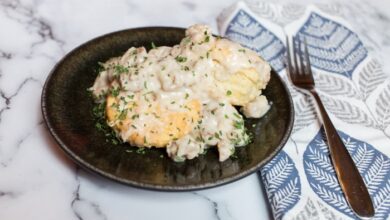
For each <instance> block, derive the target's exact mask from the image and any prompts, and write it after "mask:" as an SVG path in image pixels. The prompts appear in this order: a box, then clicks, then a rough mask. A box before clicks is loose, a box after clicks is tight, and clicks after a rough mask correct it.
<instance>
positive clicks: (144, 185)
mask: <svg viewBox="0 0 390 220" xmlns="http://www.w3.org/2000/svg"><path fill="white" fill-rule="evenodd" d="M148 29H161V30H162V31H163V30H164V29H171V30H177V31H184V30H185V29H184V28H180V27H165V26H151V27H138V28H130V29H124V30H119V31H115V32H111V33H108V34H104V35H101V36H98V37H96V38H93V39H91V40H89V41H87V42H85V43H82V44H81V45H79V46H77V47H76V48H74V49H73V50H71V51H70V52H68V53H67V54H66V55H65V56H64V57H63V58H62V59H61V60H60V61H58V63H57V64H56V65H55V66H54V67H53V69H52V70H51V71H50V73H49V74H48V76H47V78H46V82H45V84H44V86H43V89H42V95H41V110H42V115H43V119H44V121H45V124H46V127H47V128H48V130H49V133H50V134H51V136H52V137H53V138H54V140H55V141H56V142H57V144H58V145H59V146H60V148H61V149H62V150H63V151H64V152H65V153H66V154H67V155H68V156H69V157H70V158H71V159H72V160H73V161H74V162H75V163H76V164H78V165H79V166H80V167H82V168H84V169H85V170H87V171H89V172H91V173H93V174H98V175H100V176H102V177H105V178H108V179H110V180H113V181H115V182H119V183H121V184H124V185H127V186H132V187H136V188H140V189H147V190H155V191H169V192H183V191H194V190H203V189H209V188H213V187H216V186H222V185H225V184H228V183H232V182H234V181H237V180H240V179H242V178H244V177H246V176H248V175H250V174H252V173H254V172H256V171H258V170H259V169H260V168H261V167H263V166H264V165H265V164H266V163H268V162H269V161H270V160H271V159H272V158H273V157H275V156H276V155H277V154H278V153H279V152H280V150H281V149H282V148H283V147H284V145H285V144H286V143H287V141H288V139H289V137H290V135H291V131H292V128H293V125H294V120H295V119H294V115H295V114H294V104H293V101H292V97H291V94H290V91H289V90H288V88H287V86H286V84H285V82H284V81H283V80H282V78H281V77H280V76H279V74H278V73H277V72H276V71H274V70H272V71H271V74H272V72H273V73H275V74H273V75H272V76H271V77H276V78H277V80H278V81H280V83H281V84H282V86H283V89H284V90H285V92H286V94H287V96H288V97H287V100H288V104H289V105H290V109H291V110H290V111H289V114H290V115H289V119H290V121H289V122H288V123H287V126H286V132H285V133H284V135H283V138H282V139H281V141H280V143H279V145H278V146H277V148H275V150H274V151H273V152H272V153H270V155H269V156H268V157H266V158H265V159H264V160H262V161H261V162H259V163H258V164H257V165H256V166H253V167H252V168H250V169H248V170H246V171H243V172H240V173H238V174H236V175H233V176H230V177H225V178H222V179H219V180H217V181H214V182H212V183H204V184H190V185H185V186H181V185H176V186H167V185H159V184H150V183H142V182H138V181H132V180H128V179H125V178H119V177H117V176H115V175H113V174H111V173H108V172H104V171H102V170H100V169H97V168H96V167H95V166H93V165H91V164H89V163H88V162H87V161H85V160H83V159H82V158H80V157H79V156H78V155H77V154H75V153H74V152H73V151H72V150H70V149H69V148H68V147H67V145H66V144H65V143H64V142H63V141H62V140H61V137H60V136H59V135H58V133H57V132H56V130H55V129H54V128H53V125H52V122H51V119H50V117H49V116H48V109H47V104H46V102H47V97H48V93H47V87H48V85H49V84H50V82H51V80H52V78H53V76H54V74H55V73H56V70H57V67H58V66H60V65H61V64H62V63H63V62H65V60H67V59H68V57H71V56H72V55H73V54H75V53H76V52H77V51H79V50H82V49H83V48H84V47H87V46H88V45H89V44H93V43H95V42H97V41H99V40H102V39H103V38H109V37H112V36H114V35H117V34H121V33H124V32H129V31H133V30H144V31H147V30H148Z"/></svg>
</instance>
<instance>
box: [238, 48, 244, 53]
mask: <svg viewBox="0 0 390 220" xmlns="http://www.w3.org/2000/svg"><path fill="white" fill-rule="evenodd" d="M238 52H241V53H245V52H246V51H245V49H238Z"/></svg>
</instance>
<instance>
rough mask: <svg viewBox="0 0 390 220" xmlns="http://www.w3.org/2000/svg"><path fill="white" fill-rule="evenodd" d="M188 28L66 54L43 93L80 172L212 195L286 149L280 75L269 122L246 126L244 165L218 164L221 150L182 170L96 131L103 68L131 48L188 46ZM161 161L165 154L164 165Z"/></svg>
mask: <svg viewBox="0 0 390 220" xmlns="http://www.w3.org/2000/svg"><path fill="white" fill-rule="evenodd" d="M183 36H184V29H181V28H168V27H148V28H137V29H129V30H124V31H119V32H115V33H111V34H107V35H104V36H101V37H98V38H96V39H93V40H91V41H89V42H87V43H85V44H83V45H81V46H79V47H78V48H76V49H74V50H73V51H72V52H70V53H69V54H68V55H66V56H65V57H64V58H63V59H62V60H61V61H60V62H59V63H58V64H57V65H56V66H55V67H54V69H53V70H52V72H51V73H50V75H49V77H48V79H47V81H46V84H45V86H44V88H43V93H42V112H43V117H44V119H45V121H46V124H47V126H48V129H49V131H50V133H51V134H52V135H53V137H54V139H55V140H56V141H57V142H58V144H59V146H60V147H61V148H62V149H63V150H64V151H65V152H66V153H67V154H68V155H69V156H70V157H71V158H72V159H73V160H75V161H76V162H77V163H78V164H79V165H80V166H82V167H84V168H86V169H87V170H89V171H93V172H95V173H98V174H100V175H102V176H105V177H108V178H109V179H112V180H115V181H118V182H121V183H124V184H128V185H131V186H136V187H141V188H147V189H155V190H166V191H186V190H195V189H205V188H210V187H214V186H218V185H222V184H225V183H229V182H232V181H234V180H238V179H240V178H242V177H245V176H247V175H249V174H251V173H253V172H255V171H257V170H258V169H259V168H260V167H262V166H263V165H264V164H265V163H267V162H268V161H269V160H271V159H272V157H274V156H275V155H276V154H277V153H278V151H279V150H280V149H281V148H282V147H283V146H284V144H285V143H286V141H287V139H288V137H289V135H290V132H291V128H292V125H293V116H294V111H293V105H292V101H291V96H290V94H289V92H288V90H287V89H286V86H285V85H284V84H283V82H282V80H281V78H280V77H279V76H278V74H277V73H276V72H275V71H272V74H271V81H270V83H269V85H268V86H267V89H266V90H265V92H264V93H265V95H266V96H267V97H268V99H269V100H270V101H271V102H272V107H271V110H270V111H269V112H268V113H267V115H266V116H265V117H263V118H261V119H257V120H253V119H246V120H245V126H246V127H247V128H248V129H249V131H250V132H252V133H253V134H254V139H253V142H252V143H251V144H249V145H248V146H245V147H242V148H238V149H237V151H236V155H237V157H236V159H228V160H226V161H224V162H223V163H220V162H219V161H218V154H217V152H216V151H215V150H209V151H208V153H207V154H205V155H202V156H200V157H199V158H196V159H194V160H188V161H185V162H182V163H175V162H173V161H172V160H171V159H169V158H168V157H167V156H166V153H165V151H164V150H158V149H152V150H148V151H147V153H146V154H137V153H136V152H135V150H133V152H131V153H129V149H132V148H133V147H130V146H129V145H128V144H119V145H113V144H111V143H110V142H106V138H105V136H104V134H103V133H102V132H99V131H97V130H96V128H95V121H94V118H93V117H92V113H91V110H92V108H93V100H92V98H91V97H90V96H89V95H88V93H87V88H89V87H90V86H92V84H93V82H94V80H95V77H96V75H97V73H96V67H97V63H98V62H99V61H106V60H107V59H109V58H110V57H113V56H119V55H121V54H123V53H124V52H125V51H126V50H127V49H128V48H129V47H131V46H135V47H139V46H145V47H147V48H149V46H150V45H151V42H154V43H155V45H157V46H159V45H160V46H162V45H165V46H172V45H175V44H177V43H179V42H180V40H181V39H182V38H183ZM161 155H164V157H163V158H161Z"/></svg>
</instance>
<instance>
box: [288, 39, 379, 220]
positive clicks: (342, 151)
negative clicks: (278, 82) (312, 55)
mask: <svg viewBox="0 0 390 220" xmlns="http://www.w3.org/2000/svg"><path fill="white" fill-rule="evenodd" d="M288 41H289V39H288V37H287V38H286V42H287V48H288V49H287V71H288V73H289V76H290V79H291V81H292V84H293V85H294V86H295V87H296V88H297V89H298V90H300V91H302V92H303V93H305V94H308V95H310V96H311V97H313V98H314V100H315V103H316V109H317V112H318V113H319V118H320V119H321V121H322V124H323V126H324V130H325V136H326V140H327V144H328V147H329V151H330V158H331V160H332V163H333V167H334V169H335V171H336V176H337V179H338V181H339V183H340V186H341V189H342V191H343V193H344V195H345V198H346V200H347V202H348V204H349V206H350V207H351V208H352V210H353V211H354V212H355V214H356V215H358V216H360V217H362V218H368V217H372V216H374V214H375V210H374V206H373V204H372V201H371V198H370V195H369V193H368V190H367V187H366V185H365V184H364V182H363V179H362V177H361V176H360V174H359V171H358V169H357V168H356V165H355V163H354V162H353V160H352V158H351V155H350V154H349V153H348V151H347V148H346V147H345V145H344V143H343V141H342V140H341V138H340V136H339V135H338V134H337V131H336V129H335V127H334V125H333V124H332V122H331V120H330V118H329V116H328V114H327V113H326V110H325V107H324V105H323V104H322V102H321V99H320V96H319V95H318V93H317V92H316V89H315V84H314V79H313V73H312V71H311V66H310V59H309V53H308V49H307V44H306V39H304V44H303V47H304V55H303V53H302V42H301V40H300V39H296V38H295V37H292V44H293V46H292V56H291V54H290V45H289V42H288Z"/></svg>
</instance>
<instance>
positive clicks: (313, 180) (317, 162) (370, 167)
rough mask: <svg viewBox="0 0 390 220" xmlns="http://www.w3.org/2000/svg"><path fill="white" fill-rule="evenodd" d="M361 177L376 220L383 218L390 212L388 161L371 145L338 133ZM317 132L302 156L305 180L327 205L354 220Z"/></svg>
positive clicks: (321, 138) (321, 137)
mask: <svg viewBox="0 0 390 220" xmlns="http://www.w3.org/2000/svg"><path fill="white" fill-rule="evenodd" d="M338 133H339V135H340V137H341V138H342V140H343V142H344V144H345V146H346V147H347V149H348V151H349V153H350V154H351V156H352V159H353V160H354V161H355V163H356V166H357V168H358V170H359V172H360V174H361V175H362V177H363V179H364V181H365V183H366V186H367V188H368V190H369V193H370V195H371V198H372V200H373V202H374V207H375V217H376V218H378V219H385V218H387V217H388V215H389V210H390V194H389V192H390V159H389V158H388V157H387V156H386V155H384V154H382V153H381V152H379V151H378V150H376V149H375V148H374V147H373V146H371V145H370V144H367V143H365V142H363V141H360V140H357V139H355V138H353V137H350V136H348V135H347V134H345V133H343V132H341V131H338ZM322 134H323V130H320V131H319V132H318V133H317V135H316V136H315V137H314V139H313V140H312V141H311V142H310V143H309V145H308V147H307V148H306V151H305V152H304V154H303V163H304V164H303V165H304V170H305V173H306V177H307V180H308V182H309V183H310V186H311V187H312V189H313V191H314V192H315V193H316V194H317V195H318V196H319V197H320V198H321V199H322V200H323V201H324V202H325V203H327V204H328V205H329V206H331V207H333V208H334V209H336V210H338V211H340V212H342V213H344V214H346V215H348V216H350V217H352V218H356V217H355V215H354V214H353V213H352V211H351V209H350V208H349V206H348V204H347V202H346V200H345V197H344V196H343V193H342V191H341V188H340V185H339V183H338V181H337V178H336V174H335V171H334V168H333V166H332V163H331V160H330V157H329V149H328V146H327V145H326V144H325V142H324V140H323V136H322Z"/></svg>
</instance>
